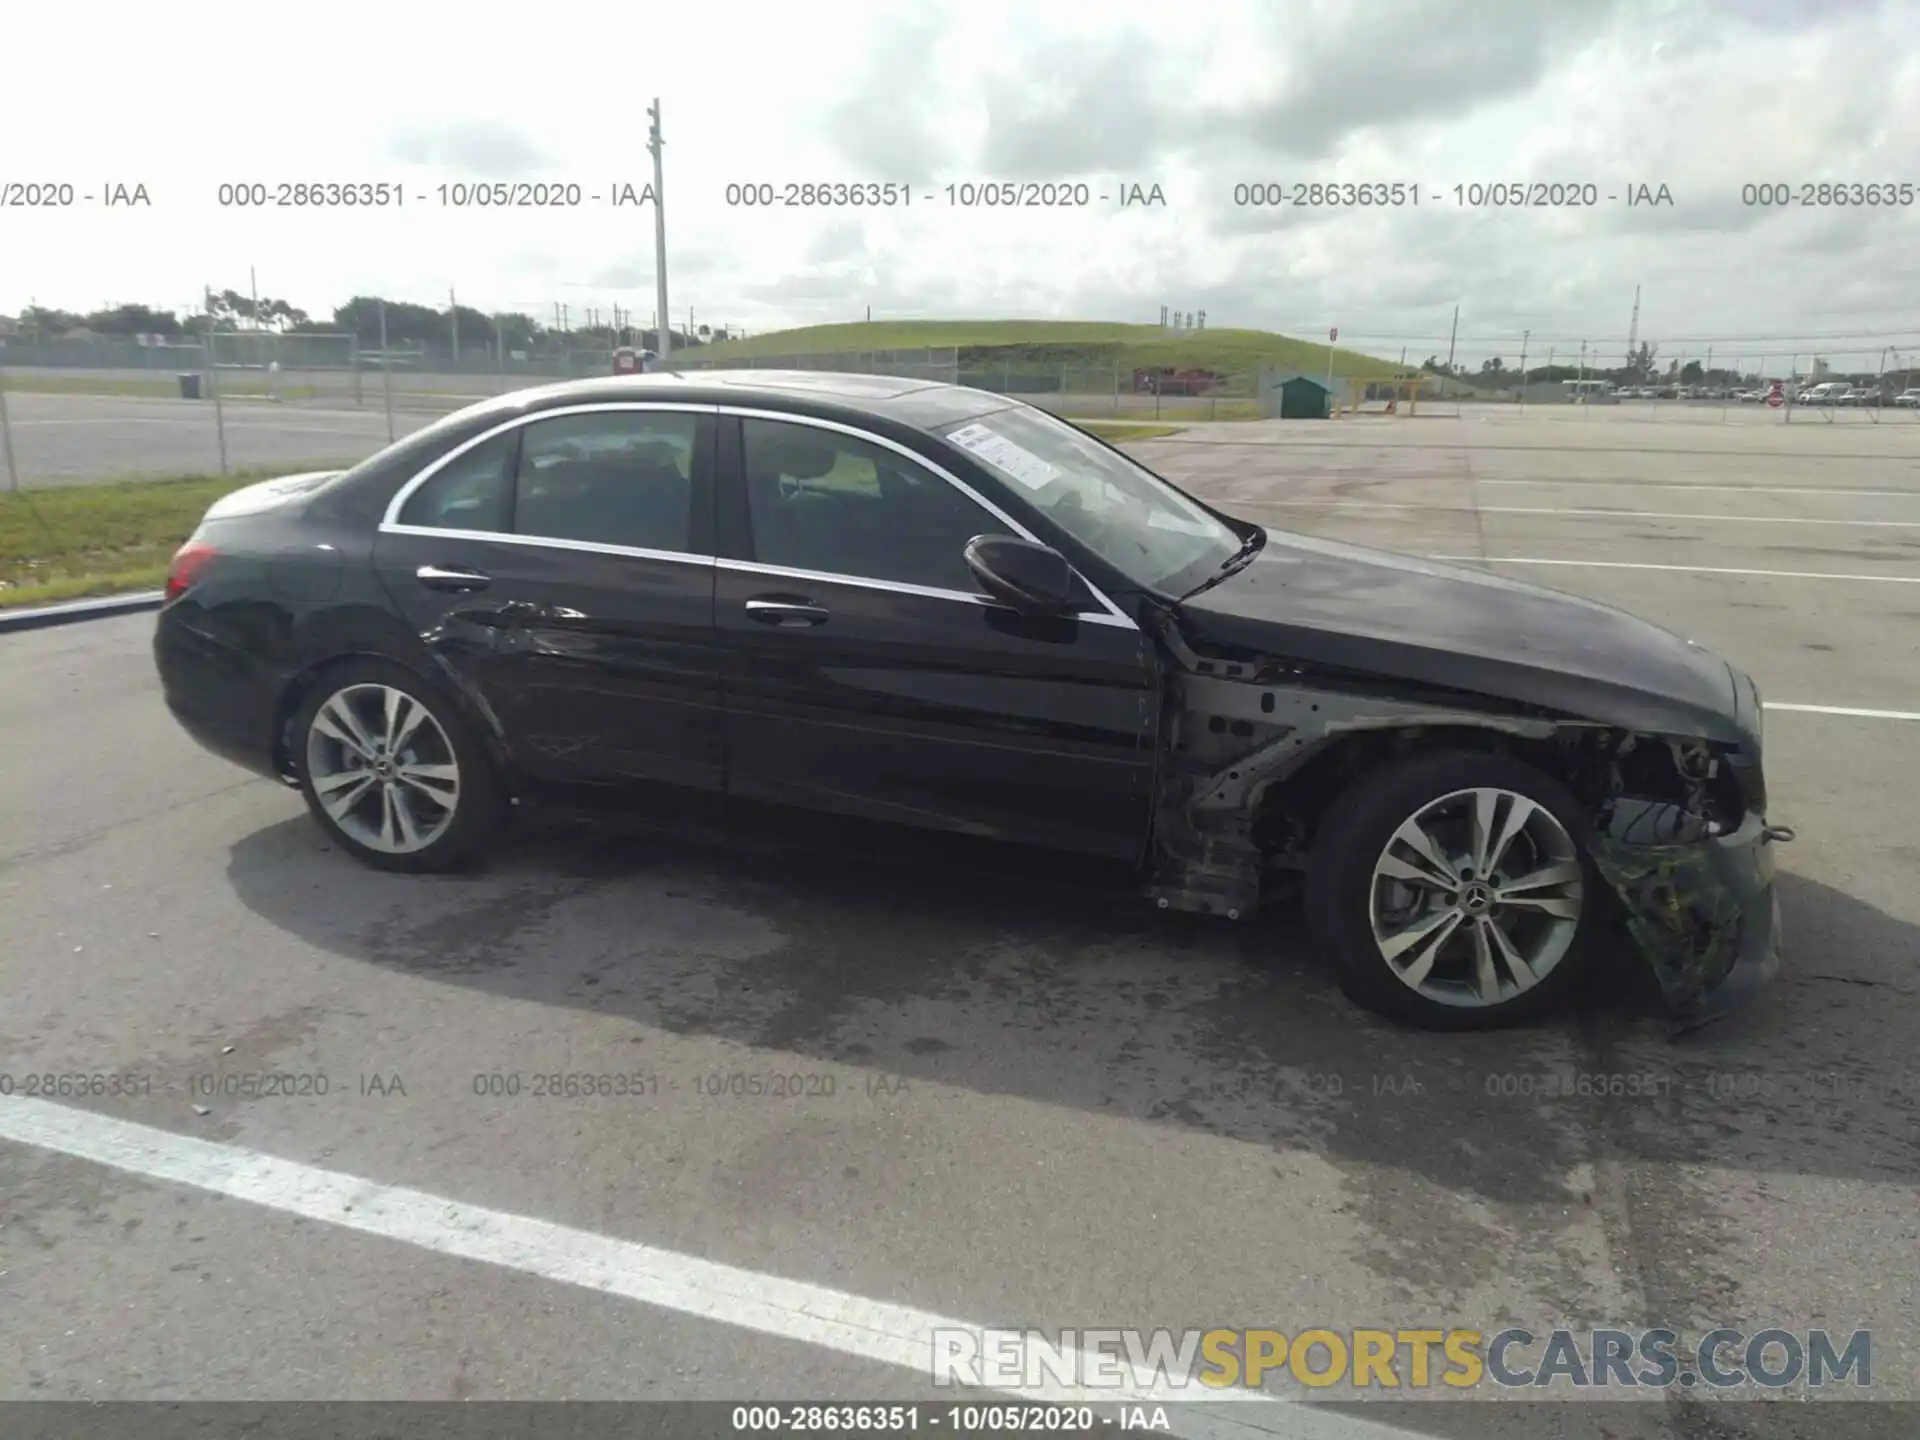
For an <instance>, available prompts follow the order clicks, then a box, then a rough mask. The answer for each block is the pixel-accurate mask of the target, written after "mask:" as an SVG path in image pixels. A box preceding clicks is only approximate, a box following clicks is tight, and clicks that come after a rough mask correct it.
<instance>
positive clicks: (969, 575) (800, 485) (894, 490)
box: [741, 420, 1013, 594]
mask: <svg viewBox="0 0 1920 1440" xmlns="http://www.w3.org/2000/svg"><path fill="white" fill-rule="evenodd" d="M741 435H742V439H743V441H744V457H743V458H744V466H745V472H746V485H747V513H748V518H749V521H750V523H751V525H752V527H753V555H754V559H756V560H758V561H759V562H760V563H761V564H764V565H779V566H783V567H786V568H789V569H794V570H814V571H818V572H820V573H822V574H827V575H850V576H856V577H859V578H861V579H866V580H890V581H894V582H896V583H901V584H908V585H925V586H929V587H931V588H934V589H938V590H955V591H961V592H963V593H966V594H978V593H979V591H980V586H979V584H978V582H976V581H975V580H974V578H973V572H972V571H970V570H968V569H967V563H966V548H967V542H968V541H969V540H971V539H973V537H974V536H976V535H1008V534H1012V533H1013V532H1012V531H1011V530H1009V529H1008V528H1007V526H1006V525H1005V524H1004V523H1003V522H1002V521H1000V520H999V519H997V518H996V517H995V516H994V515H993V514H992V512H990V511H988V510H985V509H982V508H981V507H980V506H979V505H978V504H976V503H975V502H974V501H973V500H971V499H969V498H968V497H967V496H966V495H964V494H962V493H961V492H960V491H959V490H956V489H955V488H954V487H953V486H952V485H950V484H948V483H947V482H946V481H945V480H942V479H941V478H940V477H939V476H938V475H935V474H933V473H932V472H931V471H928V470H925V469H923V468H922V467H920V466H919V465H916V464H915V463H914V462H913V461H911V460H909V459H907V458H906V457H905V456H904V455H900V454H898V453H897V452H895V451H892V450H889V449H887V448H886V447H884V446H881V445H875V444H872V443H870V442H868V441H865V440H858V439H855V438H854V437H853V436H851V435H842V434H840V433H838V432H837V431H832V430H822V429H819V428H817V427H815V426H812V425H795V424H789V423H787V422H785V421H779V420H743V421H742V422H741Z"/></svg>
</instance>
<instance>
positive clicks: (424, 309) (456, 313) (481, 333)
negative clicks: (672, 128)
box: [17, 290, 735, 350]
mask: <svg viewBox="0 0 1920 1440" xmlns="http://www.w3.org/2000/svg"><path fill="white" fill-rule="evenodd" d="M383 307H384V308H385V311H386V314H385V317H384V320H385V328H384V331H383V329H382V315H381V310H382V308H383ZM17 324H18V327H19V331H20V333H21V334H22V335H23V336H25V337H27V338H29V339H33V340H57V339H59V338H60V337H61V336H63V335H71V334H73V333H74V332H76V331H81V332H88V333H91V334H94V335H103V336H113V337H121V338H130V337H132V336H135V335H158V336H160V337H162V338H163V339H164V340H167V341H178V342H188V343H190V342H191V341H192V340H193V339H194V338H195V337H197V336H200V335H204V334H205V333H206V332H207V331H208V330H209V329H211V330H213V331H215V332H216V333H234V332H239V331H253V330H260V331H266V332H269V333H272V334H276V335H352V336H354V337H355V338H356V339H358V340H359V342H360V344H361V345H363V346H365V347H367V348H369V349H374V348H377V347H378V346H379V344H380V341H381V337H382V335H383V333H384V335H385V338H386V343H387V344H388V345H389V346H392V347H395V348H407V349H412V348H415V347H422V346H425V347H432V348H434V349H439V350H450V349H451V348H452V347H453V345H454V341H455V337H456V336H457V337H458V340H459V345H460V348H461V349H462V350H479V349H484V350H493V349H495V348H496V347H499V346H504V347H505V348H506V349H508V350H545V349H553V348H556V347H558V346H565V345H581V346H586V347H592V348H599V347H611V346H614V345H633V346H636V347H639V348H641V349H647V350H657V349H659V348H660V347H659V344H658V341H659V335H658V333H657V331H655V330H654V329H652V328H651V327H644V328H643V327H640V326H633V325H623V326H619V327H615V326H614V325H613V324H611V323H608V322H603V321H601V320H600V319H599V318H598V316H597V314H596V315H594V316H593V318H592V320H591V323H588V324H584V325H579V324H572V323H569V321H568V320H567V317H566V316H565V314H564V312H562V314H561V316H559V317H557V319H556V323H553V324H543V323H542V322H540V321H539V320H536V319H534V318H533V317H532V316H530V315H522V314H519V313H518V312H512V313H507V314H502V315H490V314H487V313H486V312H484V311H481V310H476V309H474V308H473V307H471V306H468V305H458V306H452V307H449V308H447V309H444V310H436V309H434V308H433V307H432V306H429V305H415V304H413V303H411V302H410V301H406V300H386V299H384V298H383V297H381V296H377V295H356V296H354V297H353V298H352V299H351V300H349V301H347V303H346V304H344V305H336V306H335V307H334V309H333V313H332V315H331V316H329V317H328V318H326V319H324V320H316V319H314V318H313V317H312V316H311V315H309V314H308V313H307V312H306V311H304V310H302V309H300V308H299V307H298V306H295V305H291V304H289V303H287V302H286V301H285V300H281V299H278V298H275V297H271V296H265V295H263V296H261V297H260V298H259V300H258V301H256V300H255V299H254V297H253V296H251V295H243V294H241V293H240V292H239V291H237V290H218V291H214V292H212V293H211V294H210V295H209V296H208V297H207V301H206V302H205V303H204V304H203V305H202V306H201V307H200V308H199V309H197V310H190V311H188V312H186V313H184V314H183V313H181V312H178V311H174V310H163V309H159V308H156V307H154V306H151V305H136V304H124V305H114V306H110V307H108V308H106V309H102V310H93V311H88V312H84V313H82V312H78V311H72V310H60V309H55V308H53V307H50V306H44V305H29V306H28V307H27V308H26V309H24V310H22V311H21V312H20V315H19V318H18V321H17ZM668 335H669V337H670V338H671V340H672V342H673V348H674V349H675V350H685V349H688V348H690V347H692V346H694V345H705V344H712V343H715V342H717V341H721V340H729V339H733V338H735V336H734V335H733V334H732V333H730V332H729V330H728V329H727V328H726V327H725V326H708V325H701V326H699V327H697V328H696V329H695V330H694V331H693V333H692V334H690V335H689V334H685V333H683V332H681V331H680V330H678V329H676V328H674V327H671V326H670V327H669V328H668Z"/></svg>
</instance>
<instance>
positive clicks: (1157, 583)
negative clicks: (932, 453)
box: [942, 406, 1240, 595]
mask: <svg viewBox="0 0 1920 1440" xmlns="http://www.w3.org/2000/svg"><path fill="white" fill-rule="evenodd" d="M942 434H943V435H944V437H945V439H946V440H947V442H948V443H949V444H952V445H957V446H959V447H960V448H961V449H962V450H965V451H966V452H967V453H968V454H969V455H971V456H972V457H973V458H974V459H975V460H977V461H979V462H980V463H981V464H983V465H985V466H986V467H987V468H988V469H989V470H992V471H993V472H994V473H995V474H996V475H998V476H1000V477H1001V479H1003V480H1005V481H1006V482H1008V484H1009V485H1011V486H1012V487H1013V488H1014V489H1015V490H1016V491H1017V492H1018V493H1019V494H1020V495H1021V496H1022V497H1023V498H1024V499H1025V500H1026V501H1027V502H1028V503H1029V504H1030V505H1032V506H1034V507H1035V508H1036V509H1038V510H1039V511H1041V512H1042V513H1043V514H1044V515H1046V517H1047V518H1048V519H1049V520H1051V521H1053V523H1054V524H1056V525H1058V526H1059V527H1060V528H1061V529H1062V530H1064V531H1066V532H1067V533H1068V534H1069V535H1071V536H1073V538H1074V539H1076V540H1078V541H1079V542H1080V543H1081V544H1082V545H1085V546H1086V547H1087V548H1088V549H1089V550H1091V551H1093V552H1094V553H1095V554H1096V555H1098V556H1100V558H1101V559H1103V560H1105V561H1106V562H1107V563H1108V564H1110V565H1112V566H1113V567H1114V569H1116V570H1118V571H1119V572H1120V573H1121V574H1123V575H1125V576H1127V577H1128V578H1129V579H1131V580H1133V581H1134V582H1135V583H1136V584H1140V585H1143V586H1147V587H1149V588H1151V589H1156V590H1160V591H1162V592H1163V593H1170V594H1176V595H1178V594H1184V593H1186V592H1187V591H1189V590H1191V589H1192V588H1193V587H1194V586H1195V585H1198V584H1199V583H1200V582H1201V581H1203V580H1205V579H1207V578H1208V577H1209V576H1210V575H1211V574H1213V573H1214V572H1215V571H1217V570H1218V569H1219V567H1220V566H1221V565H1222V564H1223V563H1224V562H1225V561H1227V560H1228V559H1230V558H1231V557H1232V556H1233V555H1234V554H1235V553H1236V552H1238V551H1239V549H1240V536H1239V535H1238V534H1237V533H1236V532H1235V531H1234V530H1233V529H1232V527H1230V526H1228V525H1226V524H1225V523H1223V522H1222V521H1220V520H1218V519H1216V518H1215V517H1214V516H1213V515H1211V514H1209V513H1208V512H1207V511H1205V510H1203V509H1201V508H1200V507H1199V506H1198V505H1195V504H1194V503H1193V502H1192V501H1191V500H1189V499H1187V498H1186V496H1184V495H1182V494H1181V493H1180V492H1179V491H1178V490H1175V489H1174V488H1173V487H1172V486H1171V485H1169V484H1168V483H1167V482H1166V481H1164V480H1162V479H1161V478H1160V477H1159V476H1158V475H1155V474H1154V473H1153V472H1152V471H1151V470H1148V469H1147V468H1146V467H1145V466H1142V465H1137V464H1135V463H1134V462H1133V461H1131V460H1129V459H1128V458H1127V457H1126V456H1124V455H1122V454H1120V453H1119V452H1118V451H1116V450H1109V449H1108V448H1107V447H1106V446H1104V445H1102V444H1100V442H1099V441H1097V440H1095V439H1093V438H1092V437H1091V436H1089V435H1086V434H1083V433H1082V432H1080V431H1079V430H1076V429H1074V427H1073V426H1071V425H1069V424H1067V423H1066V422H1065V421H1064V420H1059V419H1056V418H1055V417H1054V416H1052V415H1049V414H1047V413H1046V412H1045V411H1044V410H1034V409H1030V408H1028V407H1026V406H1020V407H1017V408H1013V409H1007V410H996V411H994V412H993V413H991V414H989V415H983V416H980V417H979V418H978V419H976V420H968V421H965V422H963V423H961V424H959V425H955V426H952V427H949V428H948V429H947V430H945V431H943V432H942Z"/></svg>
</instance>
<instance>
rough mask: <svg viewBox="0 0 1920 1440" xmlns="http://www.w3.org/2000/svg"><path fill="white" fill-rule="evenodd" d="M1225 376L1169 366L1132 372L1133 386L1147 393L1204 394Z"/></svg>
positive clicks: (1212, 372)
mask: <svg viewBox="0 0 1920 1440" xmlns="http://www.w3.org/2000/svg"><path fill="white" fill-rule="evenodd" d="M1226 378H1227V377H1226V376H1224V375H1219V374H1216V373H1215V372H1214V371H1212V370H1175V369H1173V368H1171V367H1168V368H1166V369H1161V370H1136V371H1134V372H1133V388H1134V389H1135V390H1144V391H1146V392H1147V393H1148V394H1156V393H1157V394H1160V395H1204V394H1206V393H1207V392H1208V391H1209V390H1211V389H1213V387H1214V386H1216V385H1218V384H1220V383H1222V382H1223V381H1224V380H1225V379H1226Z"/></svg>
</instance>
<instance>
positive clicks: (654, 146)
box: [647, 95, 673, 360]
mask: <svg viewBox="0 0 1920 1440" xmlns="http://www.w3.org/2000/svg"><path fill="white" fill-rule="evenodd" d="M647 117H648V119H650V120H651V121H652V122H653V124H652V127H651V129H650V130H649V131H648V134H647V149H648V150H649V151H651V152H652V154H653V283H654V287H655V290H656V292H657V293H656V294H655V296H654V300H655V303H656V304H657V305H658V306H659V309H660V346H659V353H660V358H661V359H662V360H665V359H666V358H667V355H668V354H669V353H670V352H671V351H672V349H673V341H672V339H671V338H670V337H669V336H668V335H667V328H668V327H669V326H670V325H671V324H672V323H673V319H672V317H673V312H672V311H671V310H669V309H668V308H667V211H666V206H665V205H664V203H663V202H662V198H661V192H662V188H663V186H664V184H665V181H664V179H663V177H662V173H661V165H660V152H661V151H662V150H664V149H665V148H666V140H665V139H664V138H663V137H662V136H661V134H660V97H659V96H657V95H656V96H654V98H653V104H652V105H650V106H648V107H647Z"/></svg>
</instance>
